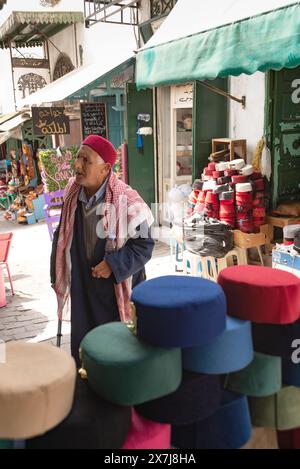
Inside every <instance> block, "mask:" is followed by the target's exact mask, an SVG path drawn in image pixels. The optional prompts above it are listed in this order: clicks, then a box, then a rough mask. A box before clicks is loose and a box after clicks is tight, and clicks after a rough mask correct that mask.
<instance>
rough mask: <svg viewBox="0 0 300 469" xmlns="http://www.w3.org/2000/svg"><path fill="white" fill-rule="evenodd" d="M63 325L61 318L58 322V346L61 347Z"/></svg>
mask: <svg viewBox="0 0 300 469" xmlns="http://www.w3.org/2000/svg"><path fill="white" fill-rule="evenodd" d="M61 327H62V320H61V319H59V320H58V324H57V335H56V347H60V345H61V338H62V333H61Z"/></svg>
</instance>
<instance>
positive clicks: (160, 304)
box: [132, 275, 227, 347]
mask: <svg viewBox="0 0 300 469" xmlns="http://www.w3.org/2000/svg"><path fill="white" fill-rule="evenodd" d="M132 301H133V302H134V304H135V307H136V313H137V332H138V336H139V338H140V339H142V340H144V341H145V342H147V343H148V344H151V345H156V346H158V347H196V346H199V345H203V344H207V343H209V342H210V341H211V340H213V339H215V338H216V337H217V336H218V335H220V334H221V333H222V332H223V331H224V329H225V326H226V310H227V307H226V298H225V294H224V292H223V290H222V288H221V287H220V285H218V284H217V283H215V282H212V281H210V280H206V279H203V278H199V277H192V276H176V275H168V276H165V277H158V278H154V279H151V280H148V281H147V282H142V283H141V284H139V285H138V286H137V287H135V288H134V289H133V292H132Z"/></svg>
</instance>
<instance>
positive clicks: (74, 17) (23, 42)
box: [0, 11, 84, 48]
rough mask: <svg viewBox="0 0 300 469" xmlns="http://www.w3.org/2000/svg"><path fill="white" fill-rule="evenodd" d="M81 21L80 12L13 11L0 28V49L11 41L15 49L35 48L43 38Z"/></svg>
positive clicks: (7, 45)
mask: <svg viewBox="0 0 300 469" xmlns="http://www.w3.org/2000/svg"><path fill="white" fill-rule="evenodd" d="M83 21H84V16H83V13H82V12H80V11H56V12H53V11H51V12H50V11H45V12H43V11H13V12H12V13H11V14H10V15H9V17H8V18H7V20H6V21H4V23H3V24H2V25H1V26H0V47H1V48H4V47H9V43H10V42H11V41H13V42H15V43H16V46H17V47H26V46H37V45H40V44H41V43H43V42H44V41H45V37H51V36H53V35H54V34H57V33H58V32H59V31H62V30H63V29H64V28H66V27H68V26H69V25H70V24H74V23H80V22H81V23H83Z"/></svg>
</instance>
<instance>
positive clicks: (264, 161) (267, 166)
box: [261, 138, 272, 181]
mask: <svg viewBox="0 0 300 469" xmlns="http://www.w3.org/2000/svg"><path fill="white" fill-rule="evenodd" d="M264 143H265V145H264V148H263V151H262V156H261V174H262V175H263V176H265V177H266V178H267V180H268V181H270V179H271V174H272V159H271V152H270V150H269V148H268V147H267V142H266V139H265V138H264Z"/></svg>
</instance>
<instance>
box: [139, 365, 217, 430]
mask: <svg viewBox="0 0 300 469" xmlns="http://www.w3.org/2000/svg"><path fill="white" fill-rule="evenodd" d="M221 397H222V391H221V386H220V379H219V377H218V376H213V375H210V376H209V375H203V374H200V373H192V372H190V371H184V372H183V376H182V382H181V385H180V386H179V388H178V389H177V391H175V392H173V393H172V394H169V395H168V396H165V397H162V398H160V399H155V400H153V401H149V402H146V403H145V404H141V405H138V406H136V407H135V409H136V411H137V412H138V413H139V414H140V415H142V416H143V417H145V418H147V419H149V420H153V421H154V422H159V423H170V424H172V425H187V424H191V423H194V422H196V421H198V420H202V419H204V418H206V417H207V416H209V415H211V414H213V413H214V412H215V411H216V410H217V409H218V407H219V406H220V402H221Z"/></svg>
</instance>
